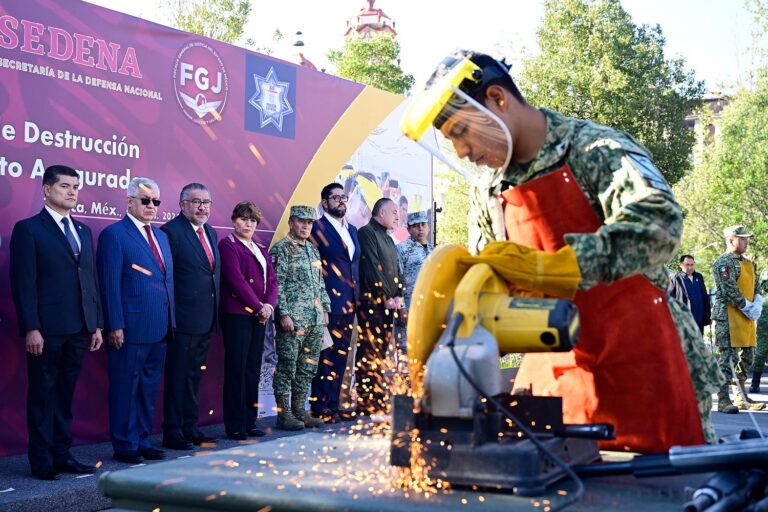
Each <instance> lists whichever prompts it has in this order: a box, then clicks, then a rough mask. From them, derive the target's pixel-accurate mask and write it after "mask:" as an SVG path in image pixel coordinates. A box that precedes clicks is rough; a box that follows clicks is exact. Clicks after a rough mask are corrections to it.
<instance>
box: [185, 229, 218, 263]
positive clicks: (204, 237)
mask: <svg viewBox="0 0 768 512" xmlns="http://www.w3.org/2000/svg"><path fill="white" fill-rule="evenodd" d="M189 225H190V226H192V231H194V232H195V237H197V239H198V240H199V239H200V237H199V236H198V235H197V230H198V228H203V240H205V245H207V246H208V250H209V251H211V258H215V256H214V255H213V247H212V246H211V241H210V240H208V233H206V232H205V227H204V226H195V225H194V224H193V223H191V222H190V223H189Z"/></svg>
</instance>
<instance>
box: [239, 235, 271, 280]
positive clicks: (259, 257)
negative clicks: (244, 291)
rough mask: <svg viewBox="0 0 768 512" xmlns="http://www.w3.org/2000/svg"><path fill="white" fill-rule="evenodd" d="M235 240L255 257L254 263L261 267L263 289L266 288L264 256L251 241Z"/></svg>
mask: <svg viewBox="0 0 768 512" xmlns="http://www.w3.org/2000/svg"><path fill="white" fill-rule="evenodd" d="M235 239H236V240H239V241H240V243H242V244H243V245H244V246H246V247H247V248H248V249H250V251H251V252H252V253H253V255H254V256H256V261H258V262H259V265H261V274H262V275H263V276H264V289H266V288H267V260H265V259H264V255H263V254H262V253H261V249H259V248H258V246H257V245H256V244H255V243H254V242H253V240H248V241H247V242H246V241H244V240H240V239H239V238H237V237H235Z"/></svg>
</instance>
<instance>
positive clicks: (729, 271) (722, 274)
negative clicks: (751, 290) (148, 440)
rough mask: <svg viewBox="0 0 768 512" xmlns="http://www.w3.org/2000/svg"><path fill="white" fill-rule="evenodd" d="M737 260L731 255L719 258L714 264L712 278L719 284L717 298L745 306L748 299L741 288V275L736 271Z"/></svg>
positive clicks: (734, 304)
mask: <svg viewBox="0 0 768 512" xmlns="http://www.w3.org/2000/svg"><path fill="white" fill-rule="evenodd" d="M734 262H735V260H734V259H733V258H729V257H722V258H718V259H717V260H716V261H715V263H714V265H712V279H714V281H715V286H717V291H718V293H717V298H718V300H722V301H724V302H726V303H728V304H731V305H733V306H736V307H737V308H739V309H741V308H743V307H744V306H745V305H746V303H747V299H746V298H744V295H743V294H742V293H741V290H739V284H738V282H737V281H738V279H739V276H738V275H737V273H736V271H735V265H734V264H733V263H734Z"/></svg>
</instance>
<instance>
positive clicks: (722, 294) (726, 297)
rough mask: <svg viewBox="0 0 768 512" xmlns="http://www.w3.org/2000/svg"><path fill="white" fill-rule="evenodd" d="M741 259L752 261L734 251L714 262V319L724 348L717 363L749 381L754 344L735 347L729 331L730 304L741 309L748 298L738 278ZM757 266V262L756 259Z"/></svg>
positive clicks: (726, 371) (720, 347)
mask: <svg viewBox="0 0 768 512" xmlns="http://www.w3.org/2000/svg"><path fill="white" fill-rule="evenodd" d="M739 261H750V260H749V259H748V258H746V257H745V256H743V255H742V256H739V255H737V254H735V253H732V252H727V253H725V254H723V255H721V256H720V257H719V258H717V260H715V263H714V264H713V265H712V278H713V279H714V283H715V286H716V287H717V292H716V294H715V298H716V299H717V301H716V302H715V306H714V308H713V309H712V319H713V320H715V321H716V322H717V323H716V324H715V342H716V343H717V348H718V350H719V351H720V356H719V357H718V358H717V365H718V366H719V367H720V371H722V372H723V375H726V376H728V377H732V376H733V371H732V370H731V367H733V368H734V370H735V371H736V379H737V380H739V381H745V380H746V379H747V369H748V368H749V367H750V366H752V360H753V358H754V355H755V348H754V347H740V348H737V347H732V346H731V334H730V332H729V330H728V304H731V305H732V306H735V307H736V308H737V309H741V308H743V307H744V306H745V305H746V301H747V299H746V298H745V297H744V295H743V294H742V293H741V290H739V285H738V284H737V281H738V280H739V277H740V276H741V266H740V265H739ZM752 265H753V266H754V262H752ZM758 293H760V284H759V279H758V273H757V269H755V294H758Z"/></svg>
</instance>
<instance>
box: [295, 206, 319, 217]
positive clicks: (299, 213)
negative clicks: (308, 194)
mask: <svg viewBox="0 0 768 512" xmlns="http://www.w3.org/2000/svg"><path fill="white" fill-rule="evenodd" d="M291 217H296V218H297V219H307V220H315V209H314V208H312V207H311V206H303V205H296V206H291Z"/></svg>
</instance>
